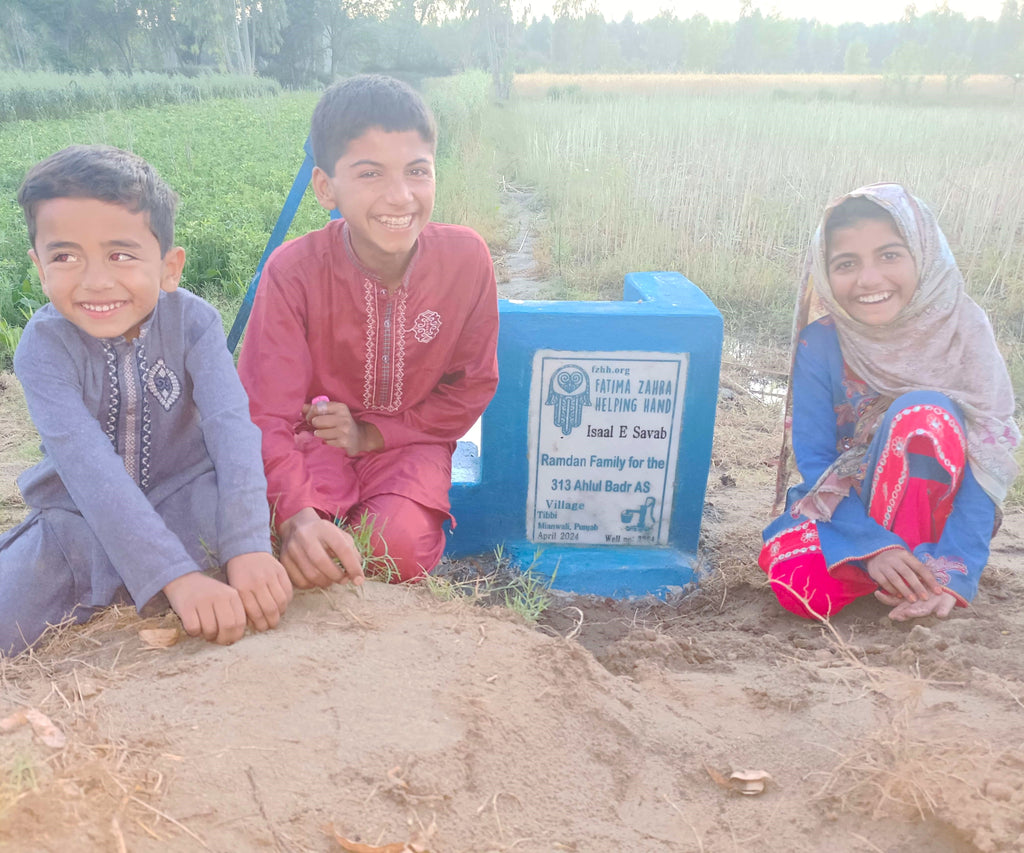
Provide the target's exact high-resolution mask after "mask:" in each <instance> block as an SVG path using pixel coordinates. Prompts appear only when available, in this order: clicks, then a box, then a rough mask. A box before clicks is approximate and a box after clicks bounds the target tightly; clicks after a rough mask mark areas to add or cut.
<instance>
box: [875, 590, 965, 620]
mask: <svg viewBox="0 0 1024 853" xmlns="http://www.w3.org/2000/svg"><path fill="white" fill-rule="evenodd" d="M875 598H877V599H878V600H879V601H881V602H882V604H887V605H889V606H890V607H892V610H891V611H890V613H889V618H890V619H893V620H895V621H896V622H906V621H907V620H908V619H920V618H921V617H923V616H938V617H939V618H940V619H945V618H946V617H947V616H949V614H950V613H952V612H953V608H954V607H955V606H956V599H955V598H954V597H953V596H952V595H950V594H949V593H948V592H945V591H943V592H942V594H941V595H933V596H932V597H931V598H929V599H928V600H927V601H904V600H903V599H900V598H895V597H894V596H891V595H888V594H887V593H884V592H882V591H881V590H878V591H877V592H876V593H875Z"/></svg>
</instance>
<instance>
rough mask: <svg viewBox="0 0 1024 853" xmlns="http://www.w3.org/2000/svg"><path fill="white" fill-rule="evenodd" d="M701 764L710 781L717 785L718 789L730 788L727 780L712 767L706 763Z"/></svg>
mask: <svg viewBox="0 0 1024 853" xmlns="http://www.w3.org/2000/svg"><path fill="white" fill-rule="evenodd" d="M701 763H702V764H703V765H704V770H705V771H707V774H708V776H710V777H711V781H712V782H714V783H715V784H716V785H718V787H719V788H725V789H727V790H728V789H730V788H732V785H730V784H729V780H728V779H726V778H725V776H723V775H722V774H721V773H719V772H718V771H717V770H715V768H714V767H712V766H711V765H710V764H708V763H707V762H706V761H704V762H701Z"/></svg>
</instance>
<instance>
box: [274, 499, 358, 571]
mask: <svg viewBox="0 0 1024 853" xmlns="http://www.w3.org/2000/svg"><path fill="white" fill-rule="evenodd" d="M280 532H281V562H282V564H284V567H285V570H286V571H287V572H288V577H289V578H291V581H292V583H293V584H294V585H295V587H296V588H297V589H309V588H310V587H314V586H316V587H320V588H326V587H329V586H330V585H331V584H334V583H344V582H345V581H351V582H352V583H354V584H356V585H359V584H361V583H362V582H363V581H364V580H365V578H364V577H363V561H362V558H361V557H360V556H359V551H358V550H357V549H356V545H355V542H353V541H352V537H351V536H350V535H349V534H348V533H346V532H345V531H344V530H342V529H341V528H340V527H338V526H337V525H336V524H334V523H332V522H330V521H327V520H326V519H324V518H321V517H320V516H319V515H318V514H317V512H316V510H315V509H313V508H312V507H306V508H304V509H301V510H299V511H298V512H297V513H295V515H293V516H292V517H291V518H289V519H287V520H286V521H285V522H283V523H282V524H281V527H280ZM335 557H337V559H338V560H339V561H340V562H341V565H340V566H339V565H338V564H337V563H335V562H334V558H335Z"/></svg>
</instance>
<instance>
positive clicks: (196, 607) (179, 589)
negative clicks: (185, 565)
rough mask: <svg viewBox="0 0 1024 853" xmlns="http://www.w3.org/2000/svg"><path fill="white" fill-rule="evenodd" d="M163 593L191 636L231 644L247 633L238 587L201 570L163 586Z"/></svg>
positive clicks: (226, 644)
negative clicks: (222, 581)
mask: <svg viewBox="0 0 1024 853" xmlns="http://www.w3.org/2000/svg"><path fill="white" fill-rule="evenodd" d="M164 594H165V595H166V596H167V600H168V601H169V602H170V603H171V607H173V608H174V612H175V613H177V614H178V616H179V617H180V619H181V625H182V627H183V628H184V629H185V633H186V634H188V635H189V636H190V637H198V636H200V635H202V636H203V638H204V639H206V640H209V641H210V642H211V643H220V644H221V645H224V646H229V645H231V644H232V643H234V642H235V641H236V640H240V639H241V638H242V634H244V633H245V608H244V607H243V606H242V599H241V597H240V596H239V595H238V590H236V589H232V588H231V587H230V586H228V585H227V584H226V583H221V582H220V581H219V580H215V579H214V578H211V577H207V576H206V575H204V574H202V573H200V572H188V573H187V574H184V575H182V576H181V577H178V578H175V579H174V580H172V581H171V582H170V583H169V584H167V586H165V587H164Z"/></svg>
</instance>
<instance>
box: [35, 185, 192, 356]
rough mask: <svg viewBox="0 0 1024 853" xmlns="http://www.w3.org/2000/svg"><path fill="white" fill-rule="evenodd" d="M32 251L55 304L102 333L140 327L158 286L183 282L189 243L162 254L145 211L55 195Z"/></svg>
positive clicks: (43, 212)
mask: <svg viewBox="0 0 1024 853" xmlns="http://www.w3.org/2000/svg"><path fill="white" fill-rule="evenodd" d="M29 256H30V257H31V258H32V261H33V262H34V263H35V265H36V269H38V270H39V279H40V281H41V282H42V286H43V292H44V293H45V294H46V295H47V296H48V297H49V299H50V302H52V303H53V306H54V307H55V308H56V309H57V310H58V311H59V312H60V313H61V314H62V315H63V316H64V317H66V318H67V319H68V320H70V321H71V322H72V323H74V324H75V325H76V326H78V328H80V329H82V331H84V332H87V333H88V334H90V335H92V336H93V337H96V338H116V337H120V336H124V337H125V338H127V339H128V340H131V339H133V338H135V337H136V336H137V335H138V334H139V327H140V326H141V325H142V324H143V323H144V322H145V321H146V319H147V318H148V317H149V315H150V314H152V313H153V309H154V308H156V303H157V300H158V299H159V298H160V291H161V290H166V291H172V290H174V289H175V288H176V287H177V286H178V281H179V280H180V279H181V272H182V269H183V268H184V265H185V250H184V249H182V248H180V247H175V248H173V249H170V250H169V251H168V252H167V254H166V255H164V256H161V254H160V243H159V241H158V240H157V238H156V236H155V235H154V234H153V232H152V231H150V229H149V223H148V221H147V217H146V214H144V213H133V212H132V211H131V210H129V209H128V208H126V207H123V206H122V205H119V204H111V203H108V202H105V201H99V200H97V199H93V198H54V199H49V200H48V201H44V202H41V203H40V204H39V207H38V208H37V210H36V239H35V247H34V248H33V249H32V250H31V251H30V252H29Z"/></svg>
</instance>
